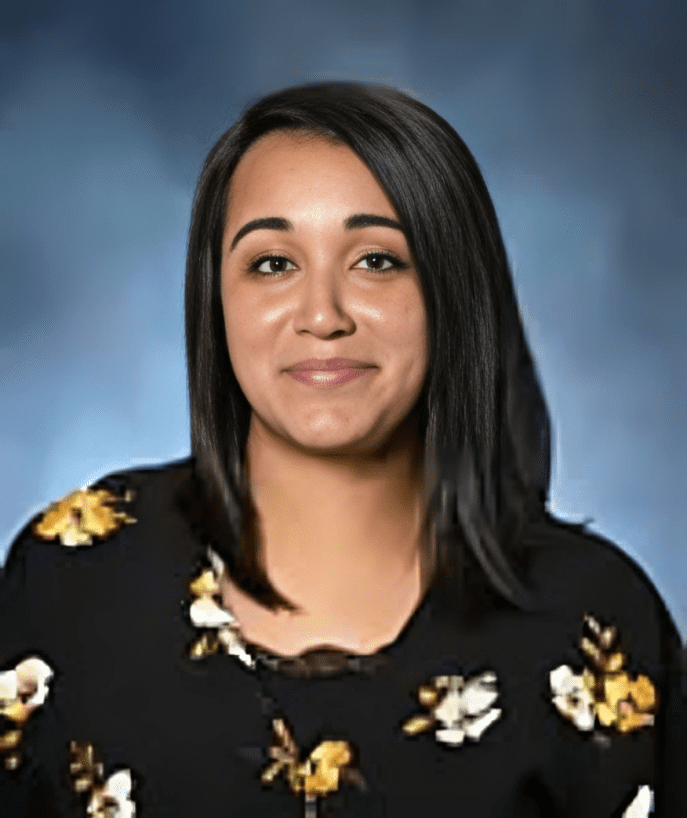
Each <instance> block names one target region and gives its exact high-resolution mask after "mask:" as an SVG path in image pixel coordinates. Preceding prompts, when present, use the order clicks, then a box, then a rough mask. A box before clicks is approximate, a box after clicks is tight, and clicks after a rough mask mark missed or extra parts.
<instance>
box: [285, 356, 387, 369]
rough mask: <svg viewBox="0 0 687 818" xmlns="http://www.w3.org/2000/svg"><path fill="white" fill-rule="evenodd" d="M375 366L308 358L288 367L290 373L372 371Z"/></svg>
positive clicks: (341, 360) (338, 360)
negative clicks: (344, 370)
mask: <svg viewBox="0 0 687 818" xmlns="http://www.w3.org/2000/svg"><path fill="white" fill-rule="evenodd" d="M372 368H373V365H372V364H368V363H365V362H364V361H356V360H355V359H353V358H326V359H325V358H308V360H307V361H299V362H298V363H297V364H294V365H293V366H290V367H288V369H287V371H289V372H331V371H333V370H337V369H372Z"/></svg>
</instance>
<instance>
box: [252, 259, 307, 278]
mask: <svg viewBox="0 0 687 818" xmlns="http://www.w3.org/2000/svg"><path fill="white" fill-rule="evenodd" d="M287 265H291V266H290V267H288V266H287ZM295 268H296V265H295V264H294V263H293V262H292V261H289V260H288V258H286V256H261V257H260V258H256V259H255V261H252V262H251V263H250V265H249V267H248V272H249V273H261V274H262V275H273V276H276V275H279V274H280V273H285V272H286V271H287V270H294V269H295Z"/></svg>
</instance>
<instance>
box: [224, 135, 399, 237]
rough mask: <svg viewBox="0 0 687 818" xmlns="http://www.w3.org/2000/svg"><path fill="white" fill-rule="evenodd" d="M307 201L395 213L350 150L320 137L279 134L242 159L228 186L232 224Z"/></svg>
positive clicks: (261, 141) (265, 139)
mask: <svg viewBox="0 0 687 818" xmlns="http://www.w3.org/2000/svg"><path fill="white" fill-rule="evenodd" d="M304 198H306V199H310V200H312V201H318V202H319V205H320V206H321V207H327V206H328V205H331V206H332V207H333V206H334V205H341V204H343V203H344V202H348V203H349V204H350V206H354V205H356V206H357V203H360V205H362V204H365V205H366V206H367V207H373V208H376V209H377V210H379V211H382V212H385V213H389V215H393V214H394V209H393V206H392V205H391V203H390V201H389V199H388V196H387V195H386V192H385V191H384V190H383V188H382V187H381V185H380V184H379V183H378V182H377V180H376V179H375V177H374V175H373V174H372V171H371V170H370V169H369V168H368V167H367V165H366V164H365V163H364V162H363V160H362V159H361V158H360V157H359V156H358V155H357V154H356V153H355V152H354V151H353V150H352V149H351V148H349V147H348V146H346V145H343V144H340V143H336V142H333V141H332V140H331V139H327V138H326V137H324V136H321V135H318V134H311V133H290V132H282V131H277V132H272V133H269V134H267V135H265V136H263V137H261V138H260V139H259V140H258V141H257V142H255V143H254V144H253V145H252V146H251V147H250V148H249V149H248V150H247V151H246V153H245V154H244V155H243V156H242V157H241V159H240V160H239V162H238V164H237V166H236V169H235V171H234V174H233V176H232V179H231V182H230V185H229V191H228V199H227V204H228V211H227V216H228V220H232V221H233V219H232V216H233V217H235V218H239V217H240V216H241V215H243V213H244V211H245V210H247V209H248V210H253V209H255V208H258V209H260V208H261V207H268V206H270V205H277V206H284V207H290V206H296V205H297V204H298V203H299V202H302V200H303V199H304ZM237 211H238V212H237ZM273 215H279V214H277V213H275V214H273Z"/></svg>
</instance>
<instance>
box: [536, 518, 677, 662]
mask: <svg viewBox="0 0 687 818" xmlns="http://www.w3.org/2000/svg"><path fill="white" fill-rule="evenodd" d="M523 553H524V554H525V558H526V561H527V566H528V575H529V579H530V582H531V584H532V586H533V588H534V590H535V592H536V594H537V598H538V599H539V600H540V601H541V605H542V608H543V609H544V610H545V611H548V612H550V614H551V615H553V616H554V617H556V618H559V619H564V620H567V621H578V622H580V624H581V621H582V619H583V618H584V617H585V615H590V616H593V617H594V618H595V619H596V620H598V621H599V622H600V623H602V624H607V625H614V626H616V627H618V629H619V630H620V631H621V634H622V633H623V632H624V635H625V640H624V641H626V642H630V641H631V642H634V643H635V645H636V646H639V645H640V643H643V645H644V648H645V649H649V652H650V653H654V654H655V655H654V657H653V658H654V659H655V660H659V654H660V655H661V656H662V657H664V658H665V657H667V656H669V655H671V654H673V653H674V652H675V651H677V650H679V648H680V644H681V639H680V634H679V631H678V629H677V627H676V624H675V622H674V620H673V618H672V616H671V614H670V612H669V611H668V609H667V607H666V605H665V602H664V600H663V598H662V597H661V595H660V593H659V591H658V590H657V588H656V586H655V585H654V583H653V582H652V580H651V579H650V578H649V576H648V574H647V573H646V571H645V570H644V569H643V568H642V567H641V566H640V565H639V564H638V563H637V562H636V561H635V560H634V559H632V558H631V557H630V556H629V555H628V554H627V553H626V552H624V551H623V550H622V549H621V548H620V547H619V546H618V545H617V544H615V543H614V542H612V541H610V540H608V539H606V538H605V537H603V536H601V535H599V534H596V533H594V532H592V531H590V530H589V529H587V528H586V526H585V525H584V524H573V523H568V522H565V521H562V520H559V519H557V518H555V517H553V516H547V517H546V518H544V519H542V520H540V521H538V522H536V523H532V524H530V525H528V527H527V528H526V529H525V532H524V539H523ZM649 646H651V648H650V647H649Z"/></svg>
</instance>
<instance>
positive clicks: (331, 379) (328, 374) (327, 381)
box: [287, 366, 376, 389]
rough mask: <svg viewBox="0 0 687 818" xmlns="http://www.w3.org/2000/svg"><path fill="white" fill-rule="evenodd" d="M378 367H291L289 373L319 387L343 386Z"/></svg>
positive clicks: (299, 379)
mask: <svg viewBox="0 0 687 818" xmlns="http://www.w3.org/2000/svg"><path fill="white" fill-rule="evenodd" d="M375 369H376V367H371V366H364V367H345V368H339V369H290V370H287V372H288V374H289V375H290V376H291V377H292V378H294V379H295V380H297V381H300V383H304V384H306V385H307V386H315V387H319V388H321V389H322V388H324V389H327V388H331V387H335V386H341V385H342V384H345V383H348V382H349V381H353V380H356V379H357V378H362V377H364V376H365V375H369V374H370V373H372V372H374V371H375Z"/></svg>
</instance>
